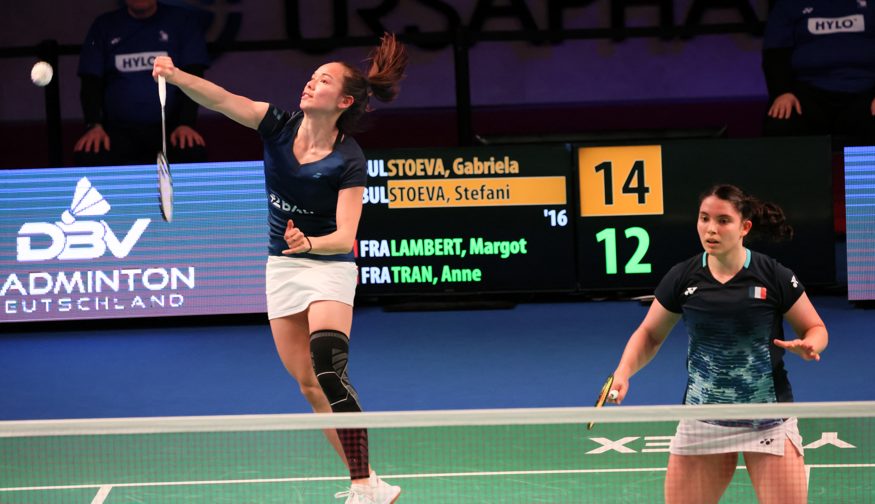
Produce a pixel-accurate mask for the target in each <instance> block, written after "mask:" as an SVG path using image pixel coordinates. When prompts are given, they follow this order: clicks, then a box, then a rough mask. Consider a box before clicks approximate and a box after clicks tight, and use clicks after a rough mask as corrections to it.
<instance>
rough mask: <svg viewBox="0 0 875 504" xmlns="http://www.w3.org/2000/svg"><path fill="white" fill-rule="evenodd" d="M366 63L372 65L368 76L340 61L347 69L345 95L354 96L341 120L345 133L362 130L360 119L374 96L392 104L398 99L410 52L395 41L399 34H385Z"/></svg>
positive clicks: (339, 120) (339, 122) (342, 129)
mask: <svg viewBox="0 0 875 504" xmlns="http://www.w3.org/2000/svg"><path fill="white" fill-rule="evenodd" d="M365 61H366V62H370V67H369V68H368V71H367V75H365V74H364V73H363V72H362V71H361V70H359V69H358V68H356V67H354V66H353V65H350V64H349V63H345V62H340V64H341V65H343V66H344V67H345V68H346V76H345V78H344V82H343V94H346V95H349V96H352V97H353V100H354V101H353V104H352V105H351V106H350V107H349V108H348V109H346V110H345V111H344V112H343V114H341V115H340V118H339V119H338V120H337V127H338V129H340V130H341V131H343V132H345V133H354V132H356V131H358V128H357V126H358V122H359V119H361V118H362V116H363V115H364V114H365V112H370V111H371V108H370V107H369V106H368V99H369V98H370V96H372V95H373V96H374V97H375V98H376V99H378V100H380V101H382V102H390V101H392V100H394V99H395V97H396V96H398V90H399V85H398V83H399V82H400V81H401V79H403V78H404V70H405V69H406V68H407V61H408V58H407V49H405V47H404V45H403V44H401V43H400V42H398V41H397V40H396V39H395V35H394V34H391V33H385V34H383V36H382V37H381V38H380V45H379V46H377V47H376V48H374V49H373V50H372V51H371V54H370V55H369V56H368V59H367V60H365Z"/></svg>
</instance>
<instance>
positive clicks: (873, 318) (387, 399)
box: [0, 296, 875, 420]
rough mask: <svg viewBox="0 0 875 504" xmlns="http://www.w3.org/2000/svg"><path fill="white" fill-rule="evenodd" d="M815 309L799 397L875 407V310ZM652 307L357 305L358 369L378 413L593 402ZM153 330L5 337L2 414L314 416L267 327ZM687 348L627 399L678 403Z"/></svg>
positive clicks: (637, 384) (650, 370)
mask: <svg viewBox="0 0 875 504" xmlns="http://www.w3.org/2000/svg"><path fill="white" fill-rule="evenodd" d="M813 301H814V304H815V306H816V307H817V309H818V311H819V312H820V314H821V316H822V317H823V319H824V320H825V322H826V324H827V328H828V329H829V331H830V346H829V348H828V349H827V351H826V352H825V353H824V355H823V359H822V360H821V362H818V363H814V362H804V361H802V360H801V359H799V358H798V357H796V356H795V355H789V354H788V355H787V357H786V358H785V361H786V362H787V365H788V369H789V372H790V380H791V382H792V384H793V387H794V390H795V393H796V399H797V401H840V400H872V399H875V366H873V365H872V364H871V357H872V355H875V333H873V325H875V324H873V323H875V311H873V310H864V309H860V308H854V307H853V306H852V305H850V304H849V303H848V301H847V300H846V299H843V298H841V297H831V296H820V297H818V296H815V297H813ZM646 309H647V308H646V307H645V306H642V305H641V304H639V303H637V302H633V301H605V302H593V301H588V302H562V303H530V304H520V305H517V306H515V307H513V308H509V309H491V310H458V311H413V312H387V311H383V310H382V309H380V308H379V307H364V308H357V309H356V314H355V320H354V325H353V331H352V333H353V334H352V349H351V361H350V362H351V364H350V374H351V378H352V380H353V383H354V385H355V386H356V388H357V389H358V391H359V395H360V397H361V399H362V402H363V405H364V406H365V408H366V409H367V410H369V411H386V410H427V409H468V408H519V407H558V406H589V405H591V403H592V401H593V400H594V398H595V397H594V396H595V394H596V392H597V389H598V388H600V386H601V382H602V381H603V379H604V377H605V375H607V374H608V373H610V372H611V371H612V370H613V369H614V367H615V366H616V363H617V360H618V359H619V357H620V354H621V353H622V351H623V348H624V346H625V343H626V340H627V338H628V337H629V334H630V333H631V331H632V330H634V329H635V327H637V325H638V324H639V323H640V321H641V319H642V318H643V316H644V314H645V312H646ZM146 325H149V321H148V319H144V320H130V321H128V323H127V324H126V325H125V328H123V329H119V328H112V329H110V328H103V329H94V330H88V331H83V330H77V329H76V324H71V325H70V328H69V329H64V330H57V329H53V330H52V331H50V332H49V331H40V330H38V328H37V330H33V329H31V330H27V331H22V332H15V333H9V332H7V333H6V334H3V335H0V419H2V420H14V419H15V420H17V419H48V418H94V417H134V416H175V415H219V414H221V415H226V414H260V413H300V412H306V411H309V408H308V405H307V404H306V403H305V401H304V400H303V399H302V398H301V397H300V394H299V393H298V390H297V387H296V385H295V383H294V381H293V380H292V379H291V377H289V376H288V375H287V374H286V372H285V370H284V369H283V367H282V365H281V363H280V361H279V358H278V357H277V356H276V354H275V351H274V348H273V341H272V339H271V336H270V330H269V327H268V324H267V322H266V321H265V322H263V323H251V322H249V323H239V324H231V325H213V326H207V325H202V326H190V325H180V326H175V327H161V328H152V329H149V328H142V327H144V326H146ZM138 327H140V328H138ZM25 329H30V328H25ZM686 343H687V341H686V334H685V332H684V331H683V326H682V324H679V325H678V327H676V328H675V330H674V332H673V333H672V334H671V335H670V336H669V338H668V340H667V341H666V343H665V344H664V345H663V348H662V349H661V350H660V352H659V354H658V355H657V356H656V358H655V359H654V360H653V361H652V362H651V364H650V365H649V366H648V367H647V368H645V369H644V370H643V371H641V372H640V373H639V374H638V375H636V376H635V377H634V378H633V381H632V389H631V391H630V395H629V396H628V397H627V400H626V402H625V403H624V404H676V403H678V402H679V401H680V399H681V395H682V392H683V387H684V380H685V370H684V362H685V353H686Z"/></svg>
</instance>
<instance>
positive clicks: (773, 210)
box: [699, 184, 793, 242]
mask: <svg viewBox="0 0 875 504" xmlns="http://www.w3.org/2000/svg"><path fill="white" fill-rule="evenodd" d="M708 196H715V197H717V198H720V199H722V200H724V201H728V202H729V203H731V204H732V206H733V207H735V209H736V210H737V211H738V213H739V214H741V218H742V220H749V221H751V222H752V223H753V226H752V227H751V230H750V234H751V235H754V236H759V237H764V238H767V239H769V240H771V241H775V242H779V241H783V240H790V239H792V238H793V227H792V226H790V225H789V224H787V218H786V217H785V216H784V210H783V209H781V207H779V206H778V205H776V204H775V203H771V202H768V201H761V200H759V199H757V198H756V197H754V196H751V195H749V194H745V192H744V191H742V190H741V189H740V188H738V187H736V186H734V185H730V184H719V185H715V186H713V187H712V188H710V189H708V190H707V191H705V192H704V193H702V195H701V196H700V197H699V205H700V206H701V204H702V201H704V199H705V198H707V197H708ZM749 236H750V235H749Z"/></svg>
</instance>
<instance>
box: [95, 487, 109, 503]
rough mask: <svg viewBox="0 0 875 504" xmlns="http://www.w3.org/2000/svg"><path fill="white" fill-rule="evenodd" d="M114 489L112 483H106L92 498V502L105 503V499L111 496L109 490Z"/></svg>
mask: <svg viewBox="0 0 875 504" xmlns="http://www.w3.org/2000/svg"><path fill="white" fill-rule="evenodd" d="M110 490H112V487H111V486H110V485H104V486H102V487H100V490H98V491H97V495H95V496H94V499H92V500H91V504H103V501H105V500H106V498H107V497H108V496H109V491H110Z"/></svg>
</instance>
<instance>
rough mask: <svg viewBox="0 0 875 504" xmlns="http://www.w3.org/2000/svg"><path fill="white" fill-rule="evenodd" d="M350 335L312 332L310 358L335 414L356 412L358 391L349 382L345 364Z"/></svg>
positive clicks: (334, 332) (357, 409) (359, 407)
mask: <svg viewBox="0 0 875 504" xmlns="http://www.w3.org/2000/svg"><path fill="white" fill-rule="evenodd" d="M348 355H349V338H348V337H347V336H346V335H345V334H343V333H342V332H339V331H316V332H314V333H313V334H311V335H310V357H311V358H312V359H313V370H314V371H315V372H316V379H317V380H319V386H320V387H322V392H324V393H325V397H326V398H327V399H328V402H329V403H330V404H331V411H334V412H335V413H342V412H357V411H361V410H362V408H361V406H359V399H358V394H356V391H355V389H354V388H352V385H350V383H349V378H348V377H347V374H346V363H347V358H348Z"/></svg>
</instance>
